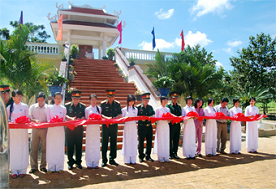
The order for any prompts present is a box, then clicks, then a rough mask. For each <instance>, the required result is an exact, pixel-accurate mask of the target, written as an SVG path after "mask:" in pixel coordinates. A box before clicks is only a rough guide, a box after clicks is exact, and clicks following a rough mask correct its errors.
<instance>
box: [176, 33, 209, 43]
mask: <svg viewBox="0 0 276 189" xmlns="http://www.w3.org/2000/svg"><path fill="white" fill-rule="evenodd" d="M184 41H185V46H186V45H190V46H191V47H194V46H196V45H197V44H199V45H200V46H201V47H204V46H207V45H208V44H209V43H212V41H211V40H210V39H208V38H207V35H206V34H205V33H201V32H200V31H197V32H196V33H193V32H191V31H189V32H188V34H187V35H186V36H184ZM181 42H182V41H181V38H176V39H175V43H176V45H177V46H181Z"/></svg>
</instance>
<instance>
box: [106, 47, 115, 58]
mask: <svg viewBox="0 0 276 189" xmlns="http://www.w3.org/2000/svg"><path fill="white" fill-rule="evenodd" d="M106 54H107V56H108V60H113V57H114V55H115V52H114V49H111V48H110V49H108V50H107V52H106Z"/></svg>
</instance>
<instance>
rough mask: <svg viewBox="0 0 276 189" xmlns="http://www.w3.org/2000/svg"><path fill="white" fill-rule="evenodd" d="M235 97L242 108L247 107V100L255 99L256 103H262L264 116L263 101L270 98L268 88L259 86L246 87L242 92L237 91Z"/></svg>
mask: <svg viewBox="0 0 276 189" xmlns="http://www.w3.org/2000/svg"><path fill="white" fill-rule="evenodd" d="M236 96H237V97H239V99H240V102H241V105H242V108H246V107H247V106H249V99H250V98H251V97H255V98H256V101H257V102H262V103H263V113H264V114H265V113H266V111H265V101H266V100H267V99H269V98H271V97H272V95H271V94H270V93H269V88H265V87H264V86H262V85H261V84H258V85H256V86H253V87H250V86H246V87H244V89H243V90H240V91H237V93H236Z"/></svg>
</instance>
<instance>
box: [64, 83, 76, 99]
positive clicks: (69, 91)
mask: <svg viewBox="0 0 276 189" xmlns="http://www.w3.org/2000/svg"><path fill="white" fill-rule="evenodd" d="M73 90H76V88H74V87H71V88H70V87H69V85H68V86H67V90H66V95H65V100H72V91H73Z"/></svg>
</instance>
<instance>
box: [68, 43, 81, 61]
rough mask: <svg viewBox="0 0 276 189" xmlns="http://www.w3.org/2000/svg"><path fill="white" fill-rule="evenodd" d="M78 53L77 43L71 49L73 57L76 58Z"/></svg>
mask: <svg viewBox="0 0 276 189" xmlns="http://www.w3.org/2000/svg"><path fill="white" fill-rule="evenodd" d="M78 54H79V49H78V46H77V45H71V49H70V55H71V57H72V58H76V57H77V55H78Z"/></svg>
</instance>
